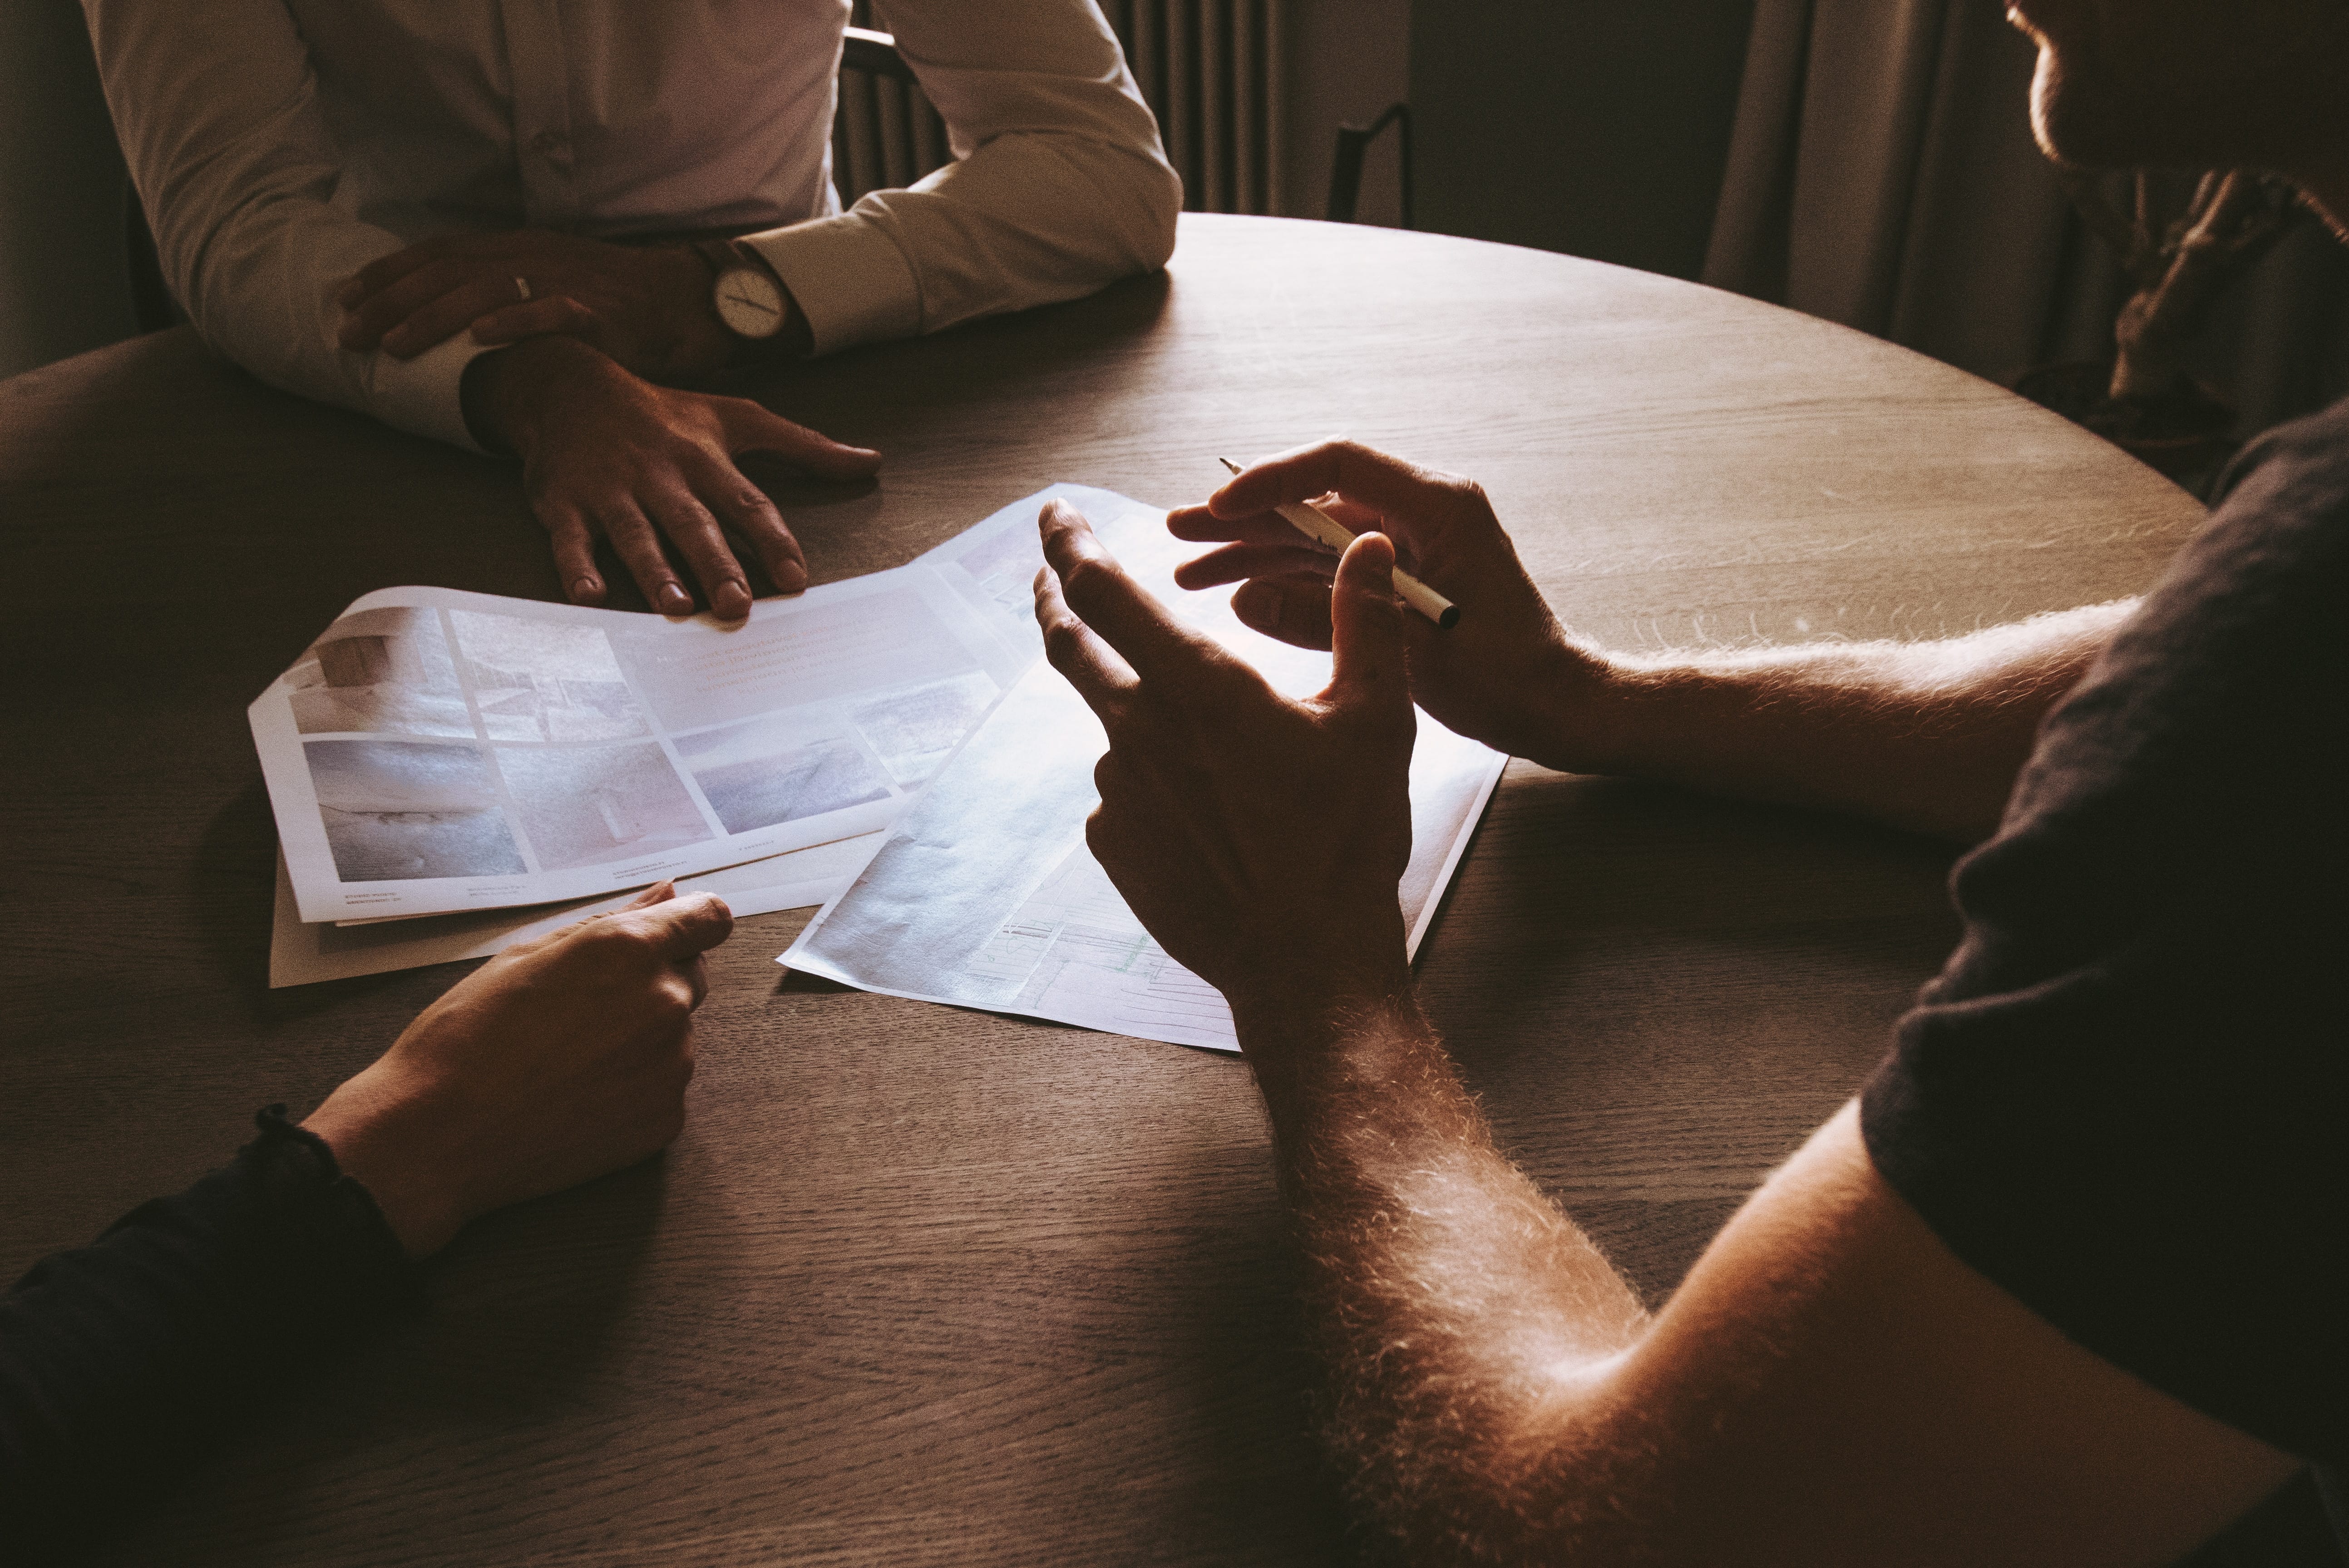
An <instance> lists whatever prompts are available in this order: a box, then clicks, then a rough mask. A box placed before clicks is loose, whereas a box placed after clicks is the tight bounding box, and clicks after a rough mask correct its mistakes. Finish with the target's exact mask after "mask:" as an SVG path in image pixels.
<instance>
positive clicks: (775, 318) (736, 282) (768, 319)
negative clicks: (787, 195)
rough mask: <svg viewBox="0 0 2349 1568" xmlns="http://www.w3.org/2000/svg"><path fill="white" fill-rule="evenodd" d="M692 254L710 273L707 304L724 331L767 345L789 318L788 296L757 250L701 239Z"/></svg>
mask: <svg viewBox="0 0 2349 1568" xmlns="http://www.w3.org/2000/svg"><path fill="white" fill-rule="evenodd" d="M693 249H694V253H695V254H697V255H698V256H699V257H700V258H701V259H702V261H703V262H705V263H708V265H709V271H710V273H711V281H710V285H709V287H710V295H709V303H710V304H711V305H712V306H713V307H714V308H715V309H716V310H717V312H718V319H719V322H720V323H722V324H723V325H725V328H726V330H727V331H729V332H730V333H732V334H733V335H735V336H736V337H738V338H740V339H741V340H742V341H743V342H744V343H746V344H750V345H755V346H761V347H766V346H772V343H773V340H774V338H775V336H776V335H777V334H779V333H781V331H782V330H783V326H784V324H785V323H787V322H788V321H790V319H791V296H790V295H789V294H785V293H784V292H783V284H782V280H781V279H780V278H778V277H776V276H775V274H774V272H773V270H772V269H771V268H770V267H769V266H768V265H767V263H765V262H764V261H763V260H761V258H760V256H759V253H757V252H755V251H753V250H751V249H750V248H749V247H748V246H746V245H740V244H737V243H735V242H733V241H732V240H701V241H697V242H695V244H694V247H693Z"/></svg>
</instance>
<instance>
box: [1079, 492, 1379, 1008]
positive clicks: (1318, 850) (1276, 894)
mask: <svg viewBox="0 0 2349 1568" xmlns="http://www.w3.org/2000/svg"><path fill="white" fill-rule="evenodd" d="M1040 523H1041V528H1042V532H1043V538H1044V556H1045V560H1046V562H1048V565H1047V568H1046V569H1045V570H1044V571H1043V572H1041V573H1038V575H1037V579H1036V618H1037V620H1038V622H1039V623H1040V624H1041V625H1042V626H1043V628H1044V647H1045V656H1046V657H1047V658H1049V659H1050V661H1051V663H1052V666H1053V667H1054V668H1055V669H1057V670H1059V671H1060V672H1061V675H1063V676H1066V677H1068V679H1069V681H1070V683H1071V685H1072V686H1075V687H1076V689H1077V691H1078V693H1079V694H1080V695H1081V696H1083V698H1084V700H1085V701H1086V703H1087V704H1088V705H1089V706H1090V707H1092V710H1093V711H1094V713H1095V714H1097V715H1099V716H1100V717H1101V720H1102V727H1103V728H1104V729H1105V730H1106V731H1107V732H1108V736H1109V743H1110V749H1109V752H1108V754H1107V755H1106V756H1104V757H1103V758H1102V759H1101V762H1100V763H1099V765H1098V766H1097V767H1096V768H1095V769H1094V779H1095V782H1096V784H1097V785H1098V787H1099V789H1100V791H1101V805H1100V807H1099V808H1098V809H1097V810H1095V811H1094V813H1093V815H1092V820H1090V821H1089V822H1088V823H1087V824H1086V833H1085V836H1086V841H1087V842H1088V843H1089V844H1090V845H1091V847H1092V851H1093V853H1094V855H1095V856H1096V857H1097V858H1098V859H1099V860H1100V861H1101V863H1102V869H1103V870H1105V871H1106V872H1108V873H1109V875H1110V878H1111V880H1112V882H1115V883H1116V884H1117V888H1118V891H1119V892H1122V893H1123V894H1124V895H1125V897H1126V900H1127V902H1128V903H1131V904H1132V906H1133V912H1134V913H1135V914H1136V916H1138V917H1139V918H1140V919H1141V921H1142V923H1143V924H1144V925H1145V926H1147V927H1148V928H1149V929H1150V932H1151V934H1152V935H1154V937H1156V938H1157V939H1158V941H1159V943H1160V944H1162V945H1163V946H1164V948H1165V949H1166V951H1167V952H1168V953H1169V954H1172V955H1173V956H1174V959H1175V960H1176V961H1177V962H1179V963H1181V964H1183V965H1185V966H1187V967H1188V968H1190V969H1191V970H1192V971H1193V972H1194V973H1195V974H1197V975H1199V976H1200V977H1201V978H1203V979H1205V980H1206V981H1207V983H1208V984H1210V985H1214V986H1216V988H1217V989H1218V990H1220V991H1221V992H1222V993H1223V994H1224V995H1225V996H1226V999H1228V1000H1229V1001H1230V1003H1231V1005H1232V1008H1233V1011H1234V1014H1235V1016H1237V1017H1238V1018H1239V1020H1240V1021H1241V1025H1242V1029H1241V1038H1242V1042H1243V1044H1244V1045H1247V1046H1248V1047H1249V1048H1250V1050H1251V1053H1252V1054H1254V1053H1255V1052H1256V1051H1257V1049H1258V1047H1259V1046H1260V1045H1263V1044H1266V1043H1268V1041H1269V1040H1270V1039H1271V1038H1273V1037H1280V1038H1286V1037H1288V1031H1287V1030H1286V1029H1284V1028H1278V1027H1274V1028H1268V1029H1264V1030H1258V1029H1254V1028H1251V1027H1250V1025H1251V1024H1253V1023H1255V1022H1257V1021H1258V1020H1262V1021H1264V1022H1265V1023H1267V1024H1268V1025H1271V1024H1278V1023H1279V1022H1280V1021H1282V1020H1284V1019H1286V1018H1287V1017H1288V1016H1292V1015H1294V1014H1295V1013H1296V1012H1297V1010H1298V1009H1299V1008H1305V1009H1308V1010H1313V1009H1321V1010H1326V1009H1330V1008H1344V1007H1348V1006H1361V1005H1376V1004H1379V1003H1381V1002H1384V1001H1387V1000H1390V999H1392V998H1395V997H1398V996H1400V995H1402V993H1403V992H1404V990H1405V989H1407V987H1408V985H1409V983H1410V971H1409V966H1408V964H1407V962H1406V960H1405V957H1404V953H1403V936H1404V933H1403V926H1402V911H1401V908H1400V906H1399V903H1398V901H1397V895H1396V884H1397V883H1398V882H1400V881H1401V880H1402V872H1403V869H1404V866H1405V865H1406V863H1407V862H1408V861H1409V860H1410V858H1411V799H1410V790H1409V771H1410V766H1411V751H1412V742H1413V734H1414V723H1415V721H1414V719H1413V715H1412V708H1411V698H1410V696H1409V693H1408V691H1407V690H1406V687H1405V678H1404V671H1403V633H1402V618H1403V611H1402V607H1401V605H1400V604H1399V603H1398V602H1397V601H1396V599H1395V597H1394V594H1393V592H1392V587H1391V586H1390V582H1389V575H1388V574H1389V573H1390V572H1391V570H1392V564H1393V559H1394V558H1393V551H1392V546H1391V545H1390V544H1389V543H1388V542H1387V541H1386V540H1385V539H1384V538H1383V537H1381V536H1377V535H1371V536H1366V537H1365V538H1363V539H1362V540H1361V541H1359V542H1357V543H1356V544H1355V545H1354V547H1353V549H1352V550H1350V552H1348V553H1347V559H1346V561H1345V562H1344V563H1342V564H1341V565H1340V568H1339V571H1338V575H1337V580H1336V584H1335V587H1334V590H1333V591H1332V593H1331V594H1330V624H1331V627H1332V630H1333V632H1334V642H1335V645H1336V646H1335V655H1336V656H1335V659H1334V661H1333V663H1332V666H1331V671H1330V684H1329V686H1327V687H1326V688H1324V689H1323V690H1322V692H1321V693H1320V694H1319V696H1313V697H1309V698H1306V699H1304V700H1303V701H1292V700H1290V699H1288V698H1287V697H1285V696H1281V695H1280V694H1279V693H1278V692H1276V691H1274V690H1273V689H1272V688H1271V687H1270V686H1268V685H1267V684H1266V683H1265V681H1264V679H1263V677H1261V676H1258V675H1257V673H1256V671H1255V670H1253V669H1251V668H1250V667H1248V665H1246V664H1245V663H1243V662H1242V661H1240V660H1239V659H1237V658H1236V657H1234V656H1233V655H1231V654H1229V653H1227V652H1226V651H1225V650H1224V649H1223V648H1222V647H1220V646H1218V645H1216V644H1215V643H1214V642H1213V641H1211V640H1209V639H1208V638H1206V637H1205V636H1203V635H1201V634H1198V633H1196V632H1195V631H1192V630H1191V629H1189V628H1188V627H1185V626H1184V625H1183V624H1180V623H1179V622H1177V621H1176V620H1174V617H1173V616H1171V615H1169V614H1167V612H1166V610H1165V608H1164V606H1163V605H1161V604H1160V603H1158V602H1157V600H1155V599H1154V598H1153V597H1152V596H1151V594H1150V593H1148V592H1147V591H1146V590H1144V589H1143V587H1142V586H1141V585H1140V584H1138V583H1135V582H1134V581H1133V578H1131V577H1130V576H1128V575H1127V574H1126V573H1125V572H1124V571H1123V568H1121V567H1120V566H1119V565H1118V563H1117V562H1116V561H1115V560H1113V559H1112V557H1111V556H1110V554H1109V552H1107V551H1106V550H1105V549H1103V548H1102V544H1101V542H1100V541H1099V540H1097V539H1096V538H1094V536H1093V532H1092V526H1091V525H1090V524H1089V523H1088V522H1087V521H1085V520H1084V518H1083V517H1082V516H1081V515H1080V514H1079V513H1078V512H1077V511H1074V510H1073V509H1072V508H1071V507H1069V506H1068V505H1067V504H1066V503H1065V502H1061V501H1057V500H1056V501H1052V502H1050V503H1049V504H1048V505H1047V506H1046V507H1045V509H1044V511H1043V515H1042V517H1041V519H1040Z"/></svg>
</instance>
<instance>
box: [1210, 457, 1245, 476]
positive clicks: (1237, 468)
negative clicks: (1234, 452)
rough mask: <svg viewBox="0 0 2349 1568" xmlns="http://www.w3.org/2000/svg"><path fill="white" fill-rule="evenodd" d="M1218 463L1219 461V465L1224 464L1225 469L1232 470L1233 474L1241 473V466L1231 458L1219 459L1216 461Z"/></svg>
mask: <svg viewBox="0 0 2349 1568" xmlns="http://www.w3.org/2000/svg"><path fill="white" fill-rule="evenodd" d="M1216 461H1217V462H1219V463H1221V464H1223V465H1224V467H1226V468H1227V469H1231V470H1232V472H1234V473H1237V472H1239V471H1240V466H1239V464H1237V463H1236V462H1234V461H1232V460H1231V459H1229V458H1217V459H1216Z"/></svg>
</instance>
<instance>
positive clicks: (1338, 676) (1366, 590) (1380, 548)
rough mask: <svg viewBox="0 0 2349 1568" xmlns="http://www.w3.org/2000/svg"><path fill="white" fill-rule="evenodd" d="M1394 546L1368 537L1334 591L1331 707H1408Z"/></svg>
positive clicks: (1344, 563) (1344, 565)
mask: <svg viewBox="0 0 2349 1568" xmlns="http://www.w3.org/2000/svg"><path fill="white" fill-rule="evenodd" d="M1394 563H1395V552H1394V541H1392V540H1391V539H1389V538H1388V537H1387V536H1386V535H1385V534H1383V533H1365V534H1361V535H1359V536H1357V537H1356V539H1355V540H1354V542H1353V543H1351V544H1350V545H1348V546H1347V547H1346V553H1345V556H1344V558H1343V559H1341V560H1340V562H1338V577H1337V581H1336V582H1334V583H1331V584H1330V654H1331V655H1332V656H1331V658H1330V686H1329V689H1328V690H1327V691H1325V692H1323V693H1322V696H1323V699H1324V700H1325V701H1328V702H1330V703H1334V704H1336V705H1338V706H1340V707H1358V706H1361V707H1382V706H1393V707H1407V706H1408V705H1409V704H1410V701H1411V686H1410V674H1409V669H1408V666H1407V665H1406V664H1405V662H1404V658H1403V630H1402V601H1401V600H1399V599H1397V598H1396V597H1395V592H1394Z"/></svg>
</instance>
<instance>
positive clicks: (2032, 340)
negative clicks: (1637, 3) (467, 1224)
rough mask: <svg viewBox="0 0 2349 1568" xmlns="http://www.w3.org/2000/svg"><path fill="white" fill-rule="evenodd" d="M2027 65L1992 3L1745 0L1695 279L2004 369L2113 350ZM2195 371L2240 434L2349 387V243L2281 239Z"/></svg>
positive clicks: (2103, 297)
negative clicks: (1749, 11) (2221, 400)
mask: <svg viewBox="0 0 2349 1568" xmlns="http://www.w3.org/2000/svg"><path fill="white" fill-rule="evenodd" d="M2032 61H2033V52H2032V48H2031V45H2030V43H2029V41H2028V40H2027V39H2025V38H2023V36H2021V35H2020V34H2018V33H2016V32H2015V31H2014V30H2013V28H2011V27H2009V26H2007V25H2006V21H2005V18H2004V16H2003V15H2002V8H2001V7H2000V6H1998V5H1993V4H1989V3H1987V0H1757V3H1756V5H1755V7H1754V30H1753V36H1752V42H1751V46H1750V47H1749V50H1748V53H1747V57H1746V65H1745V76H1744V86H1743V88H1742V91H1741V94H1740V98H1739V101H1738V112H1737V120H1736V127H1735V130H1734V132H1733V137H1732V139H1731V145H1730V153H1729V167H1728V173H1727V177H1726V179H1725V181H1724V182H1723V190H1722V196H1721V204H1720V208H1719V211H1718V212H1717V214H1716V217H1715V221H1714V225H1713V239H1712V244H1711V248H1710V250H1709V251H1708V253H1707V256H1706V262H1705V271H1704V280H1705V282H1707V283H1710V284H1714V285H1716V286H1718V287H1722V288H1727V289H1733V290H1735V291H1737V292H1738V293H1740V294H1751V295H1754V297H1756V298H1760V299H1767V300H1773V301H1775V302H1777V303H1779V304H1788V305H1792V306H1794V307H1795V309H1797V310H1803V311H1807V312H1810V313H1811V314H1813V315H1821V316H1825V317H1826V318H1828V319H1829V320H1832V321H1839V322H1842V323H1844V324H1845V325H1849V326H1856V327H1858V328H1859V329H1861V330H1862V331H1865V332H1870V333H1875V334H1877V335H1879V336H1883V337H1889V338H1890V339H1891V340H1893V341H1894V342H1896V343H1900V344H1905V345H1907V346H1909V347H1911V348H1915V349H1919V350H1920V351H1922V352H1924V353H1926V354H1930V355H1932V356H1935V357H1936V358H1940V359H1944V360H1947V361H1949V362H1950V363H1951V364H1952V365H1956V366H1961V367H1962V368H1964V369H1967V370H1971V371H1973V372H1974V373H1975V374H1977V375H1980V376H1986V377H1991V378H1992V379H1993V380H1997V381H2002V382H2005V381H2012V380H2013V377H2015V375H2016V374H2018V373H2019V372H2021V371H2023V370H2025V369H2028V368H2029V367H2031V366H2033V365H2039V364H2044V363H2050V362H2054V361H2058V360H2066V359H2099V358H2105V357H2108V356H2109V355H2110V353H2111V348H2112V319H2113V315H2114V313H2115V311H2116V308H2117V306H2118V304H2119V300H2120V292H2121V280H2120V275H2119V270H2118V267H2117V266H2116V263H2115V262H2114V260H2113V258H2112V257H2111V256H2110V255H2109V254H2107V253H2106V252H2105V251H2104V250H2103V249H2102V247H2101V245H2100V243H2099V242H2097V241H2096V240H2095V238H2094V236H2092V235H2090V234H2088V233H2086V232H2085V229H2084V227H2083V225H2082V224H2081V223H2080V222H2079V221H2078V219H2077V218H2076V217H2075V215H2074V213H2073V211H2072V209H2071V206H2070V203H2069V202H2067V201H2065V200H2064V193H2063V191H2062V190H2061V189H2060V188H2059V187H2058V186H2057V185H2056V183H2055V181H2054V176H2053V174H2052V173H2051V171H2050V170H2049V168H2048V166H2047V163H2046V160H2044V158H2042V157H2041V156H2040V153H2039V150H2038V149H2037V147H2036V146H2035V145H2033V141H2032V139H2031V128H2030V124H2029V120H2028V103H2029V88H2030V82H2031V69H2032ZM2197 372H2198V374H2199V375H2201V376H2203V377H2205V378H2206V379H2208V380H2209V382H2210V383H2211V384H2212V385H2213V386H2215V387H2217V388H2218V390H2219V391H2220V395H2221V396H2223V397H2226V398H2227V399H2228V400H2229V401H2230V402H2231V403H2233V404H2234V405H2235V406H2236V407H2237V408H2239V409H2240V410H2241V412H2242V414H2243V423H2242V426H2241V428H2242V429H2243V430H2244V431H2245V432H2246V433H2248V432H2250V431H2252V430H2256V429H2259V428H2263V427H2265V426H2267V425H2269V424H2271V423H2273V422H2275V421H2276V420H2278V419H2281V418H2291V417H2292V416H2293V415H2295V414H2299V413H2303V412H2306V411H2308V410H2309V409H2312V408H2315V407H2322V406H2323V404H2325V403H2327V402H2330V401H2331V400H2332V399H2333V398H2334V397H2340V396H2342V395H2343V394H2344V392H2349V251H2344V248H2342V247H2341V246H2339V245H2337V244H2336V243H2334V242H2333V241H2332V240H2331V239H2330V237H2329V236H2327V235H2325V234H2323V233H2322V232H2319V231H2318V230H2316V229H2315V228H2314V227H2313V225H2312V226H2310V227H2308V228H2306V229H2304V230H2302V231H2301V232H2295V233H2294V234H2292V235H2291V236H2290V237H2289V238H2287V239H2286V240H2285V241H2283V242H2282V243H2280V244H2279V245H2278V246H2277V247H2276V248H2275V249H2274V250H2273V251H2271V252H2270V253H2269V254H2268V255H2267V256H2266V257H2265V258H2264V259H2263V260H2262V261H2261V263H2260V264H2259V265H2258V266H2257V267H2256V268H2255V269H2253V271H2252V272H2251V273H2249V274H2247V275H2246V276H2245V277H2244V278H2242V279H2240V280H2239V281H2238V282H2237V283H2236V284H2235V285H2234V286H2233V288H2232V289H2231V290H2230V294H2229V295H2228V297H2227V299H2226V300H2225V301H2224V302H2223V304H2221V305H2220V308H2219V309H2218V311H2217V312H2216V313H2215V314H2214V316H2213V319H2212V321H2211V323H2210V325H2209V330H2208V331H2207V332H2206V334H2205V336H2204V340H2203V342H2202V344H2201V346H2200V351H2199V360H2198V364H2197Z"/></svg>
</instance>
